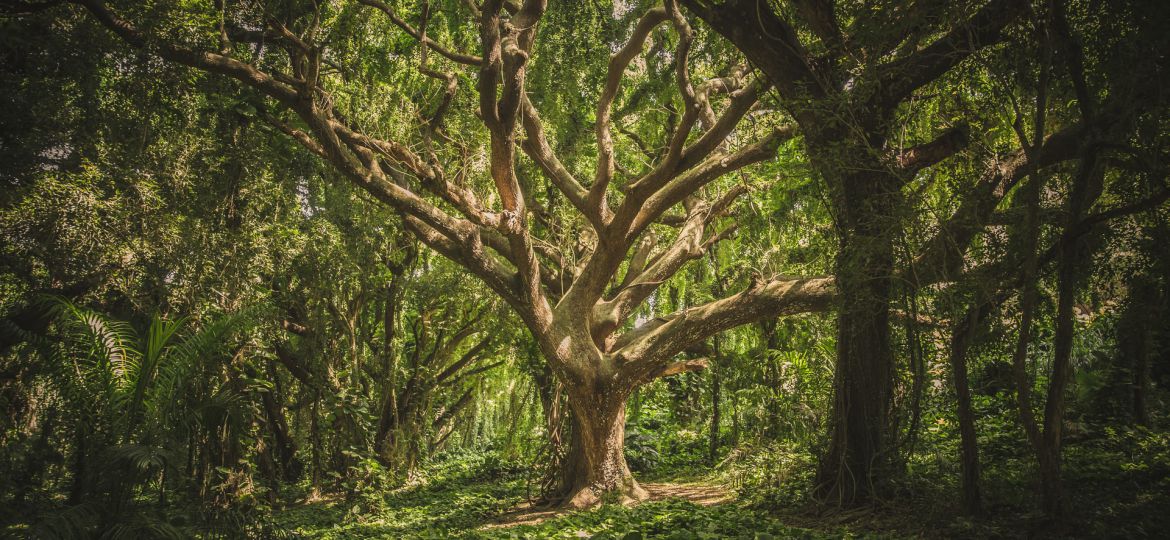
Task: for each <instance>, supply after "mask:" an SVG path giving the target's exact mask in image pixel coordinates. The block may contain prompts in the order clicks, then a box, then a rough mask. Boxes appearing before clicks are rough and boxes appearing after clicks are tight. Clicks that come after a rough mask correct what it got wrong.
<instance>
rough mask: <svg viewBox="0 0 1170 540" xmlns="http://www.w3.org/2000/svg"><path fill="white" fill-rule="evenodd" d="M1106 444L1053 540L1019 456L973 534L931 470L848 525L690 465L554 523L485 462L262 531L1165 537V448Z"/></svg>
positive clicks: (1011, 460) (948, 483) (598, 536)
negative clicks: (633, 494)
mask: <svg viewBox="0 0 1170 540" xmlns="http://www.w3.org/2000/svg"><path fill="white" fill-rule="evenodd" d="M1114 439H1117V437H1109V438H1102V439H1098V440H1095V441H1086V442H1083V443H1078V444H1075V445H1071V446H1070V448H1069V449H1068V450H1069V451H1068V453H1067V456H1066V458H1067V463H1068V465H1069V471H1068V472H1069V474H1068V478H1067V485H1068V488H1069V493H1070V495H1071V496H1072V506H1073V509H1074V512H1073V513H1072V514H1071V515H1070V518H1069V520H1068V521H1067V523H1064V524H1063V525H1062V526H1060V527H1058V528H1057V527H1053V526H1052V525H1051V524H1049V523H1046V522H1045V521H1044V520H1043V519H1042V516H1041V515H1040V514H1039V513H1038V512H1037V511H1036V500H1035V490H1034V486H1031V484H1030V483H1029V482H1028V480H1027V479H1028V478H1029V477H1030V475H1031V473H1029V472H1028V469H1027V468H1026V466H1025V465H1024V464H1026V463H1027V462H1028V461H1027V459H1026V456H1006V455H999V456H996V458H997V459H994V460H992V459H989V461H988V468H989V469H992V470H995V469H1000V468H1002V470H995V473H996V474H995V475H994V476H991V477H990V478H989V479H988V481H987V483H986V487H987V488H988V495H987V496H986V503H987V504H986V509H987V511H988V516H987V519H985V520H983V521H980V522H973V521H971V520H969V519H967V518H964V517H962V516H961V515H960V513H959V509H958V498H957V496H956V492H957V486H955V485H954V484H953V477H954V476H955V471H954V470H952V468H947V467H941V466H929V465H930V464H929V463H918V464H915V465H914V467H915V468H914V469H912V470H911V473H910V478H911V479H912V481H911V480H907V481H905V482H903V483H900V484H899V485H898V486H897V487H896V489H897V491H898V494H897V497H896V498H894V499H892V500H891V501H889V502H886V503H884V504H877V505H875V506H873V507H867V508H864V509H855V510H850V511H841V510H833V509H831V508H828V507H826V506H823V505H817V504H815V503H811V502H810V501H808V500H807V498H806V497H803V496H802V495H800V493H801V489H800V488H801V486H806V485H807V484H808V482H810V481H811V478H807V477H801V476H800V475H799V474H797V475H795V476H791V477H788V478H787V479H776V480H775V481H771V482H769V483H765V484H760V483H754V484H753V483H747V482H746V481H745V480H744V479H743V478H738V479H737V477H736V476H735V475H734V474H731V475H729V474H727V472H726V471H725V472H724V473H722V474H719V473H718V472H713V471H712V470H711V469H710V468H708V467H703V466H697V465H694V464H693V463H691V464H689V465H685V464H684V466H680V467H666V468H665V470H659V471H658V472H655V473H643V474H640V475H638V476H639V479H640V481H641V482H642V485H643V486H645V487H646V488H647V490H648V491H649V492H650V494H651V499H650V500H648V501H645V502H643V503H641V504H638V505H636V506H633V507H625V506H622V505H620V504H608V505H604V506H601V507H599V508H595V509H592V510H585V511H554V510H547V509H540V508H533V507H531V506H530V503H528V501H529V500H530V499H531V498H532V496H533V495H535V491H534V488H533V486H532V485H531V484H530V479H529V478H528V475H527V472H526V469H525V467H523V466H521V465H518V464H515V463H508V462H507V461H506V460H503V459H500V458H499V457H498V456H495V455H493V454H490V453H488V454H463V455H459V456H452V457H448V458H447V459H444V460H440V461H438V462H435V463H432V464H430V465H428V466H427V467H424V470H423V471H422V473H421V474H420V476H419V477H417V478H415V479H413V480H412V481H411V482H409V483H408V485H407V486H406V487H398V488H389V487H380V486H378V485H376V481H375V483H373V484H366V485H361V486H356V487H355V489H354V490H353V491H352V493H351V494H350V495H349V496H348V497H346V496H335V497H329V498H310V497H307V496H303V495H302V496H299V497H298V496H296V495H295V494H293V493H290V492H286V493H285V494H284V497H282V498H283V499H284V500H286V501H290V502H289V503H287V505H285V506H284V507H283V508H279V507H278V508H272V509H271V510H272V512H271V515H272V522H271V525H272V526H273V528H274V529H275V530H280V531H285V532H286V533H288V534H287V535H286V536H287V537H291V538H306V539H308V538H313V539H318V538H320V539H326V540H341V539H346V540H348V539H357V538H395V539H397V538H485V539H500V538H510V539H516V538H534V539H542V538H591V539H594V540H642V539H646V538H670V539H677V540H698V539H709V538H749V539H767V538H818V539H819V538H1068V537H1082V538H1101V537H1108V538H1144V537H1158V536H1160V535H1162V534H1164V531H1165V530H1170V513H1167V512H1165V508H1167V506H1166V505H1167V504H1170V489H1168V488H1170V469H1167V467H1168V466H1170V454H1167V452H1170V445H1167V444H1166V443H1167V442H1170V441H1168V439H1167V437H1166V435H1164V434H1160V433H1159V434H1148V435H1143V436H1141V437H1139V438H1138V439H1135V440H1133V441H1123V440H1120V439H1118V440H1114ZM1121 443H1124V444H1121ZM988 447H989V450H994V449H995V446H994V445H991V444H989V445H988ZM1120 448H1128V449H1130V453H1129V454H1125V453H1122V452H1120V451H1119V449H1120ZM989 453H990V452H989ZM687 463H689V462H687ZM767 469H768V468H767V467H748V468H746V469H745V470H751V471H754V472H759V470H767ZM808 469H809V468H808V467H804V466H798V467H795V470H796V471H804V472H805V473H807V472H808ZM998 479H1009V480H1006V481H1005V480H998Z"/></svg>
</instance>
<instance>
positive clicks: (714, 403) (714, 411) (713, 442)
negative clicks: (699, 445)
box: [707, 340, 722, 465]
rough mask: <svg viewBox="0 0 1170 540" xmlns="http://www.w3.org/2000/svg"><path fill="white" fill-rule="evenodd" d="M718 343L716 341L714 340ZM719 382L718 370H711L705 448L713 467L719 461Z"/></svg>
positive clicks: (717, 355)
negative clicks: (707, 432) (707, 429)
mask: <svg viewBox="0 0 1170 540" xmlns="http://www.w3.org/2000/svg"><path fill="white" fill-rule="evenodd" d="M716 343H718V340H716ZM715 350H716V353H715V357H716V362H718V357H719V352H718V350H719V349H718V346H716V349H715ZM721 382H722V381H720V377H719V369H718V368H712V370H711V434H710V442H709V445H708V448H707V461H708V462H709V463H710V464H711V465H715V464H716V463H717V462H718V461H719V421H720V418H719V401H720V399H721V398H722V396H721V395H720V393H721V388H720V386H721Z"/></svg>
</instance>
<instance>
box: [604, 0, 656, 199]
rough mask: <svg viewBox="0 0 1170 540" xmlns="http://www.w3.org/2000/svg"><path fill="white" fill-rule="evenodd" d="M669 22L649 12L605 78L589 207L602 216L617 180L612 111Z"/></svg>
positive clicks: (639, 23) (613, 60)
mask: <svg viewBox="0 0 1170 540" xmlns="http://www.w3.org/2000/svg"><path fill="white" fill-rule="evenodd" d="M667 19H668V16H667V13H666V10H665V9H663V8H654V9H651V10H649V11H647V12H646V14H645V15H643V16H642V18H641V19H639V20H638V24H637V26H635V27H634V33H633V34H632V35H631V36H630V39H629V40H628V41H627V42H626V44H625V46H623V47H622V48H621V49H620V50H618V52H616V53H614V54H613V56H612V57H610V59H609V70H608V72H607V74H606V77H605V85H604V86H603V87H602V90H601V97H599V98H598V100H597V124H596V131H597V172H596V175H595V176H594V179H593V186H592V187H590V188H589V195H588V200H589V205H590V206H592V207H594V208H597V209H598V210H597V213H598V214H604V213H605V211H604V210H602V209H603V208H605V206H606V204H605V191H606V189H608V188H609V183H610V181H611V180H612V179H613V171H614V164H613V135H612V134H611V133H610V131H609V121H610V109H611V108H612V106H613V100H614V99H615V98H616V97H617V92H618V87H619V86H620V85H621V82H622V76H623V75H624V74H625V71H626V68H627V67H628V66H629V65H630V62H631V61H633V60H634V57H636V56H637V55H638V53H640V52H642V47H643V46H644V45H645V43H646V38H648V37H649V36H650V32H651V31H652V30H654V28H655V27H657V26H658V25H659V24H662V23H663V22H666V20H667Z"/></svg>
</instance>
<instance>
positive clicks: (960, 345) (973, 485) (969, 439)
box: [950, 304, 984, 517]
mask: <svg viewBox="0 0 1170 540" xmlns="http://www.w3.org/2000/svg"><path fill="white" fill-rule="evenodd" d="M981 311H982V310H981V309H980V306H979V305H978V304H975V305H972V306H971V308H970V309H969V310H968V311H967V315H966V316H965V317H964V318H963V321H962V322H961V323H960V324H958V325H956V326H955V329H954V333H953V334H952V336H951V351H950V357H951V358H950V360H951V372H952V374H953V376H954V378H955V395H956V396H957V398H958V402H959V403H958V413H959V436H960V440H961V444H960V452H961V454H962V471H963V472H962V489H963V511H964V512H965V513H966V514H967V515H969V516H973V517H979V516H982V515H983V503H982V500H981V497H980V494H979V443H978V440H977V439H976V433H975V415H974V414H973V413H972V410H971V387H970V384H969V383H968V380H967V351H968V350H969V349H970V348H971V344H972V343H973V342H974V341H975V334H976V333H977V332H978V330H979V325H980V324H981V319H983V318H984V314H983V313H981Z"/></svg>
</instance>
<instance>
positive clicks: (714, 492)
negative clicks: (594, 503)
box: [483, 483, 735, 529]
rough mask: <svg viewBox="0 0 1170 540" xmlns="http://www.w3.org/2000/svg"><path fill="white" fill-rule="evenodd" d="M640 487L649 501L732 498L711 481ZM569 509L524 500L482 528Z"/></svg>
mask: <svg viewBox="0 0 1170 540" xmlns="http://www.w3.org/2000/svg"><path fill="white" fill-rule="evenodd" d="M642 487H643V488H645V489H646V491H647V492H649V493H650V498H649V499H648V500H651V501H660V500H663V499H669V498H673V497H677V498H680V499H686V500H688V501H691V502H693V503H695V504H697V505H699V506H714V505H716V504H723V503H725V502H730V501H733V500H735V494H733V493H731V492H729V491H727V490H725V489H723V488H722V487H719V486H714V485H711V484H699V483H678V484H675V483H661V484H659V483H643V484H642ZM571 512H574V510H563V509H557V508H552V509H550V508H543V507H533V506H532V503H527V502H525V503H520V505H518V506H516V507H515V508H513V509H511V510H509V511H507V512H506V513H504V514H503V515H501V516H500V517H499V518H497V519H496V521H495V522H493V523H490V524H488V525H485V526H484V527H483V529H500V528H504V527H514V526H516V525H536V524H539V523H542V522H544V521H547V520H549V519H553V518H556V517H560V516H563V515H565V514H568V513H571Z"/></svg>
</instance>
